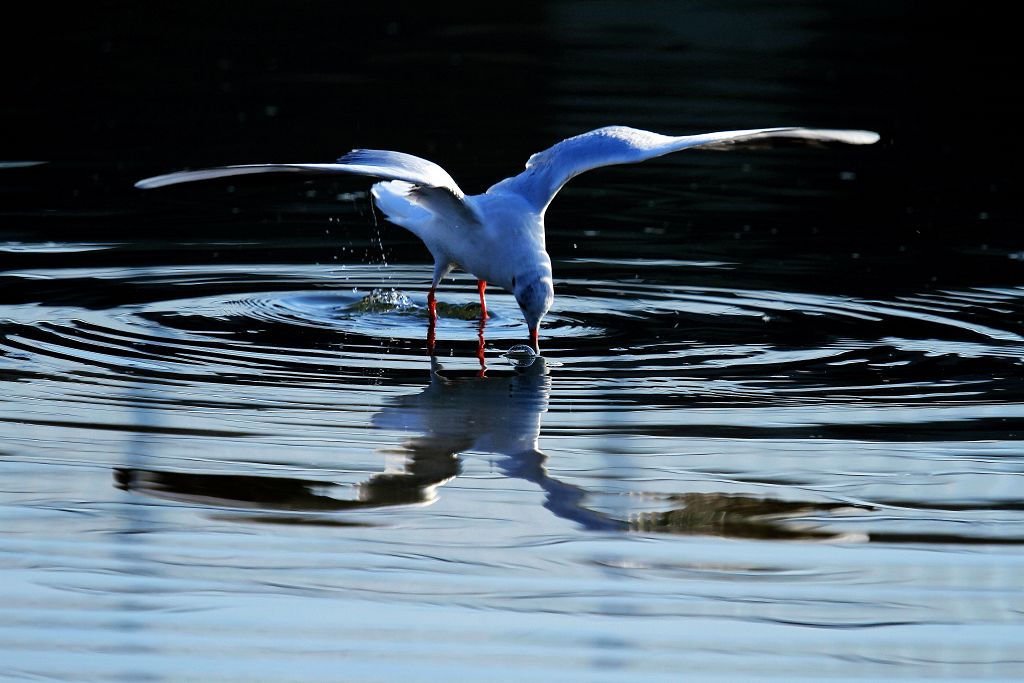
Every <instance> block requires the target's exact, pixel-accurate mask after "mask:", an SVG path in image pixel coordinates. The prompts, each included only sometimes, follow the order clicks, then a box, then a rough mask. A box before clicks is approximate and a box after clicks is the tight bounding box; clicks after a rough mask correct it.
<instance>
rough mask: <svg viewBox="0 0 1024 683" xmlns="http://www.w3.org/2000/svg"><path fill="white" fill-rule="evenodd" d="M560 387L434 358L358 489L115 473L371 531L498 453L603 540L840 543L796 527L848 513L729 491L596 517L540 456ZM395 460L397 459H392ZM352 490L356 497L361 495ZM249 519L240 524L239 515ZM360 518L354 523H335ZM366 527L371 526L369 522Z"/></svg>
mask: <svg viewBox="0 0 1024 683" xmlns="http://www.w3.org/2000/svg"><path fill="white" fill-rule="evenodd" d="M551 386H552V377H551V372H550V369H549V366H548V364H547V362H546V361H545V359H544V358H543V357H540V356H539V357H537V358H536V359H535V360H534V362H533V363H531V364H529V365H524V366H522V367H517V368H516V369H514V370H510V371H498V372H495V371H489V374H485V373H481V372H477V371H448V370H445V369H444V368H443V367H442V365H441V363H440V362H439V361H438V360H437V358H436V357H432V358H431V360H430V380H429V383H428V384H427V385H426V386H425V387H424V388H423V389H422V390H421V391H420V392H418V393H415V394H409V395H405V396H402V397H399V398H397V399H395V400H394V401H393V402H392V403H391V404H390V405H388V406H386V407H385V408H384V409H383V410H381V411H380V412H378V413H377V414H376V415H374V417H373V419H372V423H373V425H374V426H375V427H377V428H379V429H384V430H388V431H392V432H404V433H408V434H411V436H410V437H409V438H408V439H407V440H405V441H404V442H402V443H400V444H396V445H395V446H394V448H389V449H384V450H383V451H382V455H384V456H391V457H388V458H387V459H388V460H389V461H391V462H392V463H393V462H394V461H395V460H398V459H400V460H401V466H400V467H396V466H394V465H392V466H391V467H389V468H388V469H387V471H384V472H381V473H379V474H375V475H373V476H371V477H369V478H368V479H367V480H365V481H363V482H361V483H359V484H357V485H356V486H355V487H351V486H341V485H337V486H336V485H332V484H331V483H330V482H324V481H317V480H309V479H298V478H289V477H267V476H250V475H233V474H201V473H189V472H170V471H161V470H156V469H145V468H127V467H125V468H118V469H117V470H116V471H115V484H116V486H117V487H118V488H120V489H123V490H126V491H131V492H134V493H138V494H144V495H148V496H153V497H157V498H161V499H168V500H174V501H178V502H182V503H187V504H191V505H200V506H207V507H214V508H224V509H225V510H231V511H233V513H234V514H231V515H228V516H227V517H228V518H229V519H235V520H237V521H256V522H266V523H279V524H311V525H325V526H372V525H374V522H373V520H372V516H369V515H367V514H366V513H371V514H372V512H373V510H381V509H385V508H388V507H393V506H411V505H421V504H424V503H429V502H432V501H433V500H435V499H436V498H437V497H438V496H439V495H441V493H440V490H441V488H442V487H443V485H444V484H446V483H447V482H449V481H451V480H452V479H454V478H455V477H457V476H458V475H459V474H460V470H461V462H460V457H459V456H460V454H461V453H465V452H473V453H492V454H495V455H498V456H500V457H499V459H498V460H497V461H496V464H497V466H498V468H499V469H500V470H501V471H502V472H503V473H504V474H505V475H506V476H507V477H510V478H515V479H520V480H524V481H527V482H530V483H531V484H534V485H535V486H537V487H538V488H540V489H541V490H542V491H543V492H544V494H545V496H544V503H543V505H544V507H545V508H546V509H547V510H549V511H550V512H551V513H553V514H554V515H556V516H557V517H560V518H562V519H566V520H570V521H572V522H574V523H575V524H577V525H578V526H580V527H582V528H584V529H588V530H595V531H638V532H643V533H674V534H687V535H711V536H725V537H733V538H759V539H780V540H782V539H789V540H795V539H804V540H837V539H839V538H840V537H841V535H839V534H836V533H834V532H830V531H826V530H822V529H820V528H815V527H813V526H805V525H801V524H793V523H792V522H793V521H794V520H795V518H798V517H806V516H808V515H811V514H814V513H821V512H828V511H831V510H834V509H836V508H839V507H845V508H848V507H851V506H850V505H849V504H846V503H822V502H810V501H808V502H802V501H779V500H775V499H768V498H759V497H753V496H743V495H734V494H724V493H698V492H687V493H680V494H677V495H674V496H669V497H667V498H665V499H664V500H665V501H666V502H667V503H668V504H669V505H670V506H671V509H669V510H667V511H660V512H637V513H632V514H629V515H627V516H628V518H627V519H621V518H618V517H615V516H614V515H612V514H609V513H607V512H604V511H601V510H597V509H593V508H592V507H588V499H589V498H590V492H588V491H587V490H586V489H584V488H583V487H581V486H578V485H575V484H571V483H568V482H566V481H562V480H560V479H559V478H557V477H553V476H551V475H550V474H549V473H548V471H547V468H546V462H547V456H546V455H545V454H544V453H542V452H541V451H540V450H538V447H537V445H538V439H539V436H540V430H541V421H542V416H543V415H544V413H545V412H546V411H547V409H548V403H549V398H550V395H551ZM394 456H399V458H395V457H394ZM353 491H354V495H352V494H353ZM241 511H246V512H245V513H244V514H239V513H240V512H241ZM346 512H349V513H353V512H360V514H357V515H344V514H339V513H346ZM368 517H369V518H368Z"/></svg>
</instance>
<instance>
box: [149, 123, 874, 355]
mask: <svg viewBox="0 0 1024 683" xmlns="http://www.w3.org/2000/svg"><path fill="white" fill-rule="evenodd" d="M775 138H786V139H790V140H798V141H804V142H810V143H820V142H839V143H846V144H854V145H867V144H873V143H874V142H877V141H878V139H879V136H878V134H877V133H874V132H871V131H865V130H828V129H816V128H796V127H787V128H755V129H750V130H734V131H724V132H720V133H704V134H701V135H684V136H678V137H673V136H668V135H660V134H658V133H651V132H648V131H644V130H638V129H636V128H627V127H625V126H608V127H605V128H599V129H597V130H593V131H590V132H589V133H584V134H582V135H577V136H575V137H572V138H568V139H566V140H563V141H561V142H559V143H558V144H556V145H553V146H552V147H550V148H549V149H546V150H544V151H543V152H538V153H537V154H534V155H533V156H532V157H530V159H529V161H527V163H526V170H525V171H523V172H522V173H520V174H519V175H517V176H513V177H511V178H506V179H505V180H502V181H500V182H499V183H497V184H495V185H493V186H492V187H491V188H489V189H488V190H487V191H486V192H484V193H483V194H479V195H473V196H467V195H465V194H464V193H463V192H462V190H461V189H459V186H458V185H457V184H456V183H455V181H454V180H453V179H452V177H451V176H450V175H449V174H448V173H447V172H446V171H445V170H444V169H443V168H441V167H440V166H438V165H437V164H435V163H433V162H430V161H427V160H425V159H421V158H419V157H415V156H412V155H411V154H404V153H402V152H391V151H386V150H353V151H352V152H349V153H348V154H346V155H345V156H343V157H341V158H340V159H338V162H337V163H334V164H251V165H244V166H220V167H217V168H210V169H203V170H198V171H182V172H179V173H171V174H168V175H163V176H156V177H153V178H147V179H145V180H141V181H139V182H138V183H136V187H139V188H144V189H148V188H153V187H161V186H164V185H173V184H176V183H183V182H189V181H193V180H204V179H208V178H221V177H226V176H235V175H247V174H251V173H275V172H293V173H355V174H358V175H368V176H374V177H377V178H383V179H385V180H384V181H382V182H378V183H376V184H374V186H373V188H372V190H371V192H372V194H373V198H374V201H375V203H376V205H377V207H378V208H379V209H380V210H381V211H382V212H383V213H384V215H386V216H387V217H388V220H390V221H391V222H393V223H395V224H396V225H400V226H402V227H404V228H406V229H408V230H409V231H411V232H412V233H414V234H415V235H416V236H417V237H419V238H420V239H421V240H422V241H423V243H424V244H425V245H426V247H427V249H428V250H430V253H431V255H432V256H433V257H434V278H433V286H432V288H431V297H432V296H433V289H434V288H435V287H437V285H438V283H439V282H440V281H441V279H442V278H443V277H444V276H445V275H447V274H448V273H449V272H450V271H451V269H452V268H455V267H460V268H462V269H463V270H465V271H466V272H468V273H470V274H472V275H473V276H475V277H476V278H477V279H478V280H480V281H481V288H480V296H481V303H483V291H484V287H485V286H486V283H492V284H494V285H497V286H499V287H501V288H503V289H506V290H508V291H510V292H512V293H513V294H514V295H515V297H516V301H517V302H518V303H519V307H520V309H521V310H522V312H523V316H524V318H525V319H526V323H527V326H528V327H529V329H530V333H531V337H532V338H533V340H534V344H535V345H536V335H537V331H538V328H539V325H540V320H541V318H543V316H544V314H545V313H547V311H548V309H549V308H550V307H551V303H552V301H553V298H554V285H553V281H552V271H551V258H550V257H549V256H548V253H547V249H546V248H545V239H544V212H545V211H546V210H547V207H548V204H550V203H551V200H552V199H553V198H554V196H555V194H557V192H558V191H559V190H560V189H561V188H562V186H563V185H565V183H566V182H568V181H569V180H570V179H572V178H573V177H575V176H577V175H579V174H580V173H583V172H584V171H588V170H591V169H594V168H599V167H601V166H612V165H615V164H628V163H636V162H640V161H644V160H646V159H651V158H653V157H658V156H661V155H663V154H668V153H670V152H677V151H680V150H684V149H688V148H691V147H723V146H731V145H736V144H740V143H747V142H754V141H761V140H765V139H775ZM431 301H432V298H431ZM485 314H486V313H485Z"/></svg>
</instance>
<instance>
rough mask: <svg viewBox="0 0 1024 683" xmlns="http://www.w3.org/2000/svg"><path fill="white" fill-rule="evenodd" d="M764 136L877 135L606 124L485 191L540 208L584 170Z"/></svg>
mask: <svg viewBox="0 0 1024 683" xmlns="http://www.w3.org/2000/svg"><path fill="white" fill-rule="evenodd" d="M767 138H788V139H792V140H798V141H804V142H812V143H813V142H840V143H846V144H852V145H870V144H872V143H874V142H877V141H878V138H879V135H878V133H874V132H872V131H867V130H832V129H824V128H798V127H787V128H753V129H749V130H729V131H723V132H719V133H703V134H701V135H683V136H679V137H673V136H670V135H660V134H658V133H651V132H649V131H646V130H639V129H636V128H627V127H626V126H608V127H606V128H599V129H597V130H592V131H590V132H589V133H584V134H582V135H577V136H576V137H572V138H568V139H567V140H563V141H561V142H559V143H558V144H556V145H554V146H552V147H550V148H548V149H546V150H544V151H543V152H538V153H537V154H534V155H533V156H531V157H530V160H529V161H527V162H526V170H525V171H524V172H522V173H520V174H519V175H517V176H515V177H512V178H508V179H506V180H503V181H501V182H500V183H498V184H496V185H494V186H493V187H492V188H490V189H489V190H488V192H489V193H490V192H513V193H516V194H519V195H521V196H522V197H524V198H525V199H526V200H527V202H528V203H529V204H530V205H531V206H532V207H533V208H534V209H536V210H537V211H541V212H542V211H544V209H545V208H547V205H548V204H549V203H550V202H551V200H552V198H554V196H555V194H556V193H557V192H558V191H559V190H560V189H561V188H562V186H563V185H565V183H567V182H568V181H569V180H570V179H572V178H574V177H575V176H577V175H579V174H580V173H583V172H584V171H589V170H591V169H594V168H600V167H602V166H613V165H616V164H631V163H636V162H639V161H646V160H647V159H653V158H654V157H659V156H662V155H663V154H668V153H670V152H678V151H681V150H684V149H689V148H691V147H726V146H732V145H737V144H741V143H748V142H755V141H758V140H764V139H767Z"/></svg>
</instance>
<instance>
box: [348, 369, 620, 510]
mask: <svg viewBox="0 0 1024 683" xmlns="http://www.w3.org/2000/svg"><path fill="white" fill-rule="evenodd" d="M550 393H551V376H550V375H549V374H548V368H547V364H546V363H545V361H544V358H542V357H540V358H537V359H536V360H535V361H534V362H533V363H532V364H529V365H524V366H522V367H520V368H519V369H518V370H517V371H516V372H515V373H513V374H506V375H497V376H489V377H481V376H479V375H478V374H476V373H473V374H472V375H471V376H458V375H455V374H453V373H449V372H446V371H444V370H443V369H442V368H441V365H440V363H438V362H437V360H436V359H433V360H432V361H431V373H430V384H429V385H428V386H427V387H426V388H425V389H424V390H423V391H422V392H420V393H418V394H411V395H408V396H403V397H401V398H400V399H398V401H397V402H396V403H395V404H394V405H391V406H388V407H386V408H384V409H383V410H382V411H381V412H380V413H378V414H377V415H375V416H374V418H373V424H374V426H376V427H379V428H383V429H393V430H400V431H403V432H409V433H412V434H414V436H412V437H411V438H410V439H408V440H407V441H406V442H405V443H404V444H403V446H402V448H401V449H400V450H399V451H398V453H400V454H401V455H403V456H404V457H405V465H404V468H403V471H402V472H401V473H395V474H390V475H378V476H376V477H374V478H373V479H372V480H371V481H369V482H367V483H366V484H363V485H362V486H363V493H364V494H367V493H370V494H372V493H375V492H376V490H377V489H378V488H380V486H381V484H383V483H387V484H388V485H390V486H394V485H397V484H398V483H399V482H403V481H404V482H407V485H408V484H414V485H417V486H420V487H423V486H424V484H425V483H427V482H428V481H429V482H432V483H433V484H434V485H435V486H436V484H441V483H444V482H445V481H447V480H448V479H450V478H451V477H454V476H456V475H457V474H458V472H459V465H458V461H457V460H456V456H457V455H458V454H459V453H461V452H464V451H479V452H482V453H494V454H496V455H500V456H504V457H502V459H501V460H499V461H498V463H497V464H498V467H500V468H501V470H502V471H503V472H504V473H505V474H506V475H507V476H510V477H515V478H517V479H523V480H526V481H528V482H531V483H533V484H535V485H537V486H538V487H540V489H541V490H543V491H544V493H545V502H544V507H546V508H547V509H548V510H550V511H551V512H553V513H555V514H556V515H558V516H559V517H562V518H564V519H569V520H572V521H574V522H576V523H578V524H580V525H581V526H583V527H585V528H588V529H622V528H625V524H624V522H622V521H620V520H616V519H613V518H611V517H609V516H607V515H604V514H602V513H600V512H597V511H595V510H591V509H589V508H587V507H586V506H585V505H584V504H583V502H584V498H585V497H586V491H584V490H583V489H581V488H580V487H578V486H574V485H572V484H568V483H566V482H563V481H561V480H559V479H556V478H554V477H552V476H550V475H549V474H548V472H547V468H546V467H545V466H544V463H545V461H546V460H547V456H546V455H544V454H543V453H542V452H540V451H539V450H538V449H537V439H538V438H539V436H540V427H541V415H543V414H544V413H545V412H546V411H547V409H548V396H549V395H550ZM432 493H433V488H431V490H430V494H432Z"/></svg>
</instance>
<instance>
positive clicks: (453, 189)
mask: <svg viewBox="0 0 1024 683" xmlns="http://www.w3.org/2000/svg"><path fill="white" fill-rule="evenodd" d="M255 173H306V174H317V173H352V174H355V175H365V176H373V177H375V178H383V179H386V180H400V181H402V182H404V183H408V184H409V194H410V195H411V199H414V200H417V201H419V202H420V203H422V204H424V205H430V204H434V205H435V206H439V207H444V210H446V211H448V212H452V211H457V212H459V213H461V214H463V218H464V219H465V221H466V222H473V221H476V220H477V216H476V213H475V211H474V210H473V208H472V207H471V206H470V205H469V204H468V203H466V201H465V198H466V195H465V194H464V193H463V192H462V190H461V189H460V188H459V186H458V185H457V184H456V183H455V180H454V179H453V178H452V177H451V176H450V175H448V172H447V171H445V170H444V169H443V168H441V167H440V166H438V165H437V164H435V163H434V162H432V161H427V160H426V159H421V158H420V157H417V156H413V155H412V154H404V153H402V152H391V151H387V150H379V149H355V150H352V151H351V152H349V153H348V154H346V155H344V156H343V157H341V158H340V159H338V161H337V162H336V163H333V164H245V165H241V166H217V167H214V168H203V169H198V170H195V171H178V172H177V173H168V174H167V175H159V176H154V177H152V178H145V179H144V180H140V181H139V182H137V183H135V187H137V188H139V189H142V190H149V189H152V188H155V187H164V186H166V185H177V184H179V183H190V182H193V181H196V180H210V179H212V178H228V177H231V176H239V175H252V174H255Z"/></svg>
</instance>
